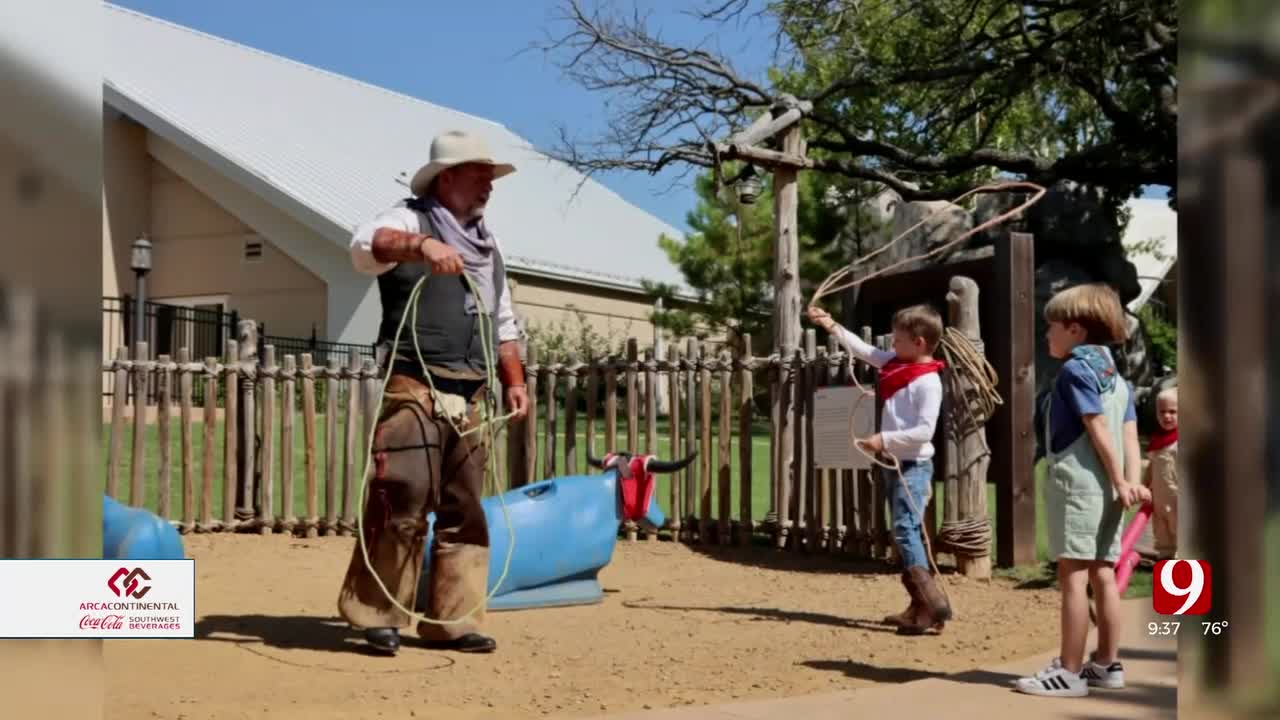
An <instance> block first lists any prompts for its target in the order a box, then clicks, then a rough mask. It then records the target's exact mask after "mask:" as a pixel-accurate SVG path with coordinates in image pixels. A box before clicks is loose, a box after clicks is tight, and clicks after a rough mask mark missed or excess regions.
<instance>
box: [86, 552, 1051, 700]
mask: <svg viewBox="0 0 1280 720" xmlns="http://www.w3.org/2000/svg"><path fill="white" fill-rule="evenodd" d="M185 540H186V543H187V547H188V553H189V554H190V555H191V556H192V557H194V558H195V559H196V573H197V576H198V585H197V598H196V602H197V612H198V616H197V629H196V634H197V638H198V639H196V640H117V641H108V642H107V643H106V650H105V656H106V666H107V668H108V674H107V678H106V687H107V697H106V701H107V704H106V707H107V708H109V710H108V712H107V717H108V718H121V719H124V718H128V719H129V720H133V719H134V718H166V719H168V720H202V719H205V718H208V719H213V718H216V719H217V720H235V719H237V718H271V720H295V719H296V720H304V719H305V720H329V719H333V720H337V719H339V718H343V719H347V718H350V719H359V718H381V717H385V718H408V717H416V718H450V720H471V719H473V718H525V717H536V718H542V717H581V716H586V715H593V714H594V715H598V714H600V713H601V712H602V711H603V712H614V711H618V712H621V711H627V710H639V709H644V708H648V707H653V708H657V707H668V706H676V705H690V704H699V705H701V704H711V703H716V702H722V701H730V700H734V699H756V698H771V697H786V696H793V695H804V694H812V693H821V692H831V691H836V690H849V689H853V688H857V687H863V686H867V685H870V684H875V683H899V682H904V681H908V680H916V679H920V678H924V677H929V676H931V675H936V674H943V673H950V672H956V671H962V670H967V669H971V668H977V667H981V666H983V665H985V664H988V663H992V662H998V661H1001V660H1012V659H1017V658H1019V657H1022V656H1025V655H1030V654H1033V653H1036V652H1039V651H1042V650H1045V649H1046V648H1047V646H1048V645H1052V643H1053V638H1054V637H1056V631H1057V614H1056V609H1057V596H1056V595H1055V594H1054V593H1053V591H1052V590H1027V589H1014V587H1013V584H1012V582H1010V581H1005V580H1000V579H997V580H993V581H991V582H990V583H986V582H978V581H970V580H967V579H965V578H962V577H957V576H954V575H948V576H947V582H948V586H947V587H948V588H949V590H950V594H951V597H952V602H953V605H954V607H955V609H956V611H957V618H956V619H955V620H953V621H952V622H951V623H950V624H949V625H948V626H947V628H946V632H945V634H944V635H942V636H941V637H933V636H929V637H922V638H907V637H899V636H897V635H895V634H894V633H893V630H892V629H891V628H888V627H885V626H882V625H879V624H878V620H879V618H880V617H882V616H883V615H884V614H885V613H886V612H896V611H898V610H901V609H902V607H904V606H905V604H906V594H905V592H904V591H903V589H902V586H901V584H900V582H899V581H898V578H897V576H896V575H895V574H893V573H891V572H889V571H888V570H887V569H883V568H869V567H867V566H865V565H857V564H854V563H851V562H850V561H847V560H838V559H831V558H825V557H806V556H800V555H796V554H793V553H780V552H777V551H771V550H769V549H767V548H758V549H756V548H753V549H733V548H727V549H720V548H700V547H688V546H684V545H680V544H676V543H671V542H665V541H664V542H652V543H649V542H643V541H641V542H638V543H627V542H619V544H618V550H617V552H616V553H615V555H614V561H613V563H612V564H611V565H610V566H609V567H608V568H606V569H605V570H604V572H603V573H602V581H603V584H604V586H605V588H606V590H607V591H608V592H607V595H606V598H605V601H604V603H603V604H600V605H591V606H584V607H576V608H558V609H545V610H526V611H519V612H504V613H493V614H491V615H490V616H489V618H490V619H489V624H488V628H489V629H490V631H491V632H492V634H493V635H494V636H495V638H496V639H497V641H498V651H497V652H496V653H495V654H492V655H479V656H469V655H460V654H455V653H443V652H435V651H429V650H424V649H422V648H420V647H416V646H415V645H414V644H413V641H414V636H413V635H412V633H410V634H408V635H406V636H405V647H403V648H402V650H401V653H400V655H399V656H398V657H395V658H384V657H375V656H370V655H367V654H364V653H362V652H361V651H360V649H359V647H360V644H361V641H360V639H359V636H358V635H357V634H356V633H354V632H352V631H350V630H349V629H348V628H347V627H346V626H345V625H343V624H342V623H341V622H340V621H338V619H337V617H336V597H337V591H338V583H339V581H340V580H341V577H342V573H343V571H344V570H345V568H346V563H347V559H348V557H349V554H350V552H351V548H352V545H353V543H354V540H353V539H352V538H317V539H311V540H301V539H297V538H290V537H286V536H273V537H260V536H243V535H241V536H234V535H231V536H228V535H197V536H188V537H186V538H185ZM855 573H856V574H855ZM1002 689H1003V688H1002Z"/></svg>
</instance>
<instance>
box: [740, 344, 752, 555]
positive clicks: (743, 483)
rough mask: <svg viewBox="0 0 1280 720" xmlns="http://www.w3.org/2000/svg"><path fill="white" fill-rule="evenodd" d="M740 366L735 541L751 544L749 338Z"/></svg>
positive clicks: (750, 383)
mask: <svg viewBox="0 0 1280 720" xmlns="http://www.w3.org/2000/svg"><path fill="white" fill-rule="evenodd" d="M739 360H740V363H741V367H740V368H739V370H738V390H739V392H740V393H741V395H740V397H739V398H738V517H739V520H738V542H739V543H740V544H742V545H750V544H751V536H752V534H753V533H754V532H755V520H754V519H753V518H752V516H751V513H752V505H751V499H752V498H751V455H752V450H754V449H755V448H754V447H753V444H754V443H755V437H754V436H753V435H752V432H751V416H752V412H753V410H754V407H753V405H752V395H753V394H754V390H753V388H752V382H751V380H752V377H751V373H752V368H751V363H752V361H753V358H752V357H751V336H750V335H743V336H742V354H741V357H740V358H739Z"/></svg>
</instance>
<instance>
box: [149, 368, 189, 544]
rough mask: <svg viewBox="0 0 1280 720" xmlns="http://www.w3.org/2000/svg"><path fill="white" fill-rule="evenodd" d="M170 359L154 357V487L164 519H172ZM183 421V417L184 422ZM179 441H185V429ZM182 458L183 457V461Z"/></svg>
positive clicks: (171, 391)
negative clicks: (157, 455) (157, 460)
mask: <svg viewBox="0 0 1280 720" xmlns="http://www.w3.org/2000/svg"><path fill="white" fill-rule="evenodd" d="M185 351H186V348H183V349H181V350H179V351H178V378H179V382H181V377H182V361H183V353H184V352H185ZM169 365H170V357H169V356H168V355H167V354H166V355H159V356H157V357H156V389H157V398H156V436H157V437H156V439H157V440H158V441H159V444H160V448H159V449H160V467H159V468H157V470H159V473H158V474H159V478H158V479H159V483H160V487H159V488H158V493H159V496H160V498H159V502H158V503H157V508H156V514H157V515H159V516H160V517H162V518H164V519H165V520H172V519H173V506H172V505H171V503H172V493H173V470H172V467H173V457H172V450H171V447H170V446H171V444H172V443H171V442H170V437H169V434H170V429H171V428H170V425H171V424H172V423H173V418H172V417H171V414H172V410H173V378H174V375H173V371H172V370H170V369H169ZM185 420H186V418H183V421H184V422H185ZM182 432H183V439H184V440H185V439H186V432H185V429H184V430H183V431H182ZM183 459H184V460H185V459H186V458H185V457H184V458H183Z"/></svg>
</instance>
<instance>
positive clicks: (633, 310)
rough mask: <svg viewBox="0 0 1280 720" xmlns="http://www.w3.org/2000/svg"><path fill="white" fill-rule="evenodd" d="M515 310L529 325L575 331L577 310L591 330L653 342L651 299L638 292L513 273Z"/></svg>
mask: <svg viewBox="0 0 1280 720" xmlns="http://www.w3.org/2000/svg"><path fill="white" fill-rule="evenodd" d="M513 280H514V282H515V284H516V289H515V291H514V292H513V293H512V296H513V298H514V299H515V309H516V313H517V314H518V315H519V316H520V319H521V320H523V321H524V323H525V326H526V327H529V328H543V329H548V330H550V329H554V328H557V327H563V328H564V329H566V330H567V331H576V330H577V328H578V327H579V320H578V313H582V316H583V321H584V322H586V324H587V325H588V326H590V327H591V329H592V330H594V331H595V332H597V333H599V334H600V335H603V336H604V337H606V338H609V339H611V340H615V339H616V340H618V341H619V342H621V341H623V340H625V339H626V338H628V337H635V338H636V339H638V340H639V341H640V345H641V347H644V346H646V345H649V344H651V343H652V342H653V323H651V322H650V321H649V314H650V313H651V312H653V305H652V304H651V303H650V301H649V299H648V298H646V297H644V296H641V295H639V294H635V293H627V292H623V291H618V290H607V289H604V288H594V287H590V286H583V285H571V284H569V283H565V282H557V281H555V280H549V279H546V278H540V277H527V276H518V277H513Z"/></svg>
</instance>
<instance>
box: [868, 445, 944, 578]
mask: <svg viewBox="0 0 1280 720" xmlns="http://www.w3.org/2000/svg"><path fill="white" fill-rule="evenodd" d="M880 478H881V482H883V483H884V490H885V496H886V497H888V498H889V511H890V512H891V513H892V523H893V540H894V542H895V543H896V544H897V546H898V554H899V555H900V556H902V569H903V570H909V569H911V568H912V567H914V566H917V565H918V566H920V567H923V568H924V569H926V570H928V569H929V557H928V555H926V554H925V550H924V541H923V540H922V539H921V536H920V533H921V529H922V527H923V523H922V522H921V516H922V515H923V514H924V510H925V507H926V505H927V503H928V498H929V485H930V483H932V482H933V460H931V459H929V460H903V461H902V478H903V479H905V480H906V484H907V488H909V489H910V491H911V502H908V501H907V490H906V489H904V488H903V487H902V480H899V479H898V473H897V472H896V471H895V470H893V469H890V468H880ZM912 502H914V503H915V507H916V510H912V507H911V503H912ZM917 511H918V512H919V513H920V515H917V514H916V513H917Z"/></svg>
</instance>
